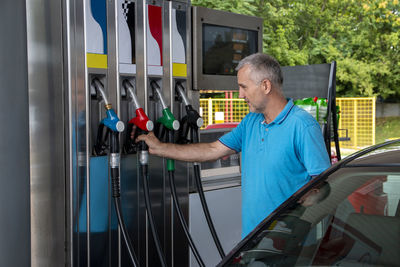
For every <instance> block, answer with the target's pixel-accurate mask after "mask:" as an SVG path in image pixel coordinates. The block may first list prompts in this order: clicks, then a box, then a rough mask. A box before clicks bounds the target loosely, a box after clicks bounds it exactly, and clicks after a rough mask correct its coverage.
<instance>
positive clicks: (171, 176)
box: [168, 171, 205, 267]
mask: <svg viewBox="0 0 400 267" xmlns="http://www.w3.org/2000/svg"><path fill="white" fill-rule="evenodd" d="M168 175H169V183H170V187H171V194H172V199H173V201H174V206H175V211H176V213H177V215H178V218H179V221H180V223H181V225H182V228H183V231H184V232H185V235H186V238H187V240H188V242H189V246H190V248H191V249H192V252H193V255H194V256H195V258H196V260H197V263H198V264H199V265H200V266H201V267H203V266H205V264H204V262H203V260H202V259H201V257H200V254H199V252H198V250H197V248H196V246H195V245H194V243H193V240H192V237H191V235H190V233H189V228H188V226H187V224H186V221H185V219H184V217H183V214H182V210H181V207H180V205H179V201H178V196H177V194H176V186H175V177H174V172H173V171H168Z"/></svg>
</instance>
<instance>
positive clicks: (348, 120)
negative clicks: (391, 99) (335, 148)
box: [336, 97, 376, 149]
mask: <svg viewBox="0 0 400 267" xmlns="http://www.w3.org/2000/svg"><path fill="white" fill-rule="evenodd" d="M375 103H376V99H375V97H340V98H336V105H338V106H339V107H340V114H339V115H340V119H339V129H340V130H339V137H345V134H346V131H347V134H348V137H349V138H350V140H348V141H342V142H340V147H341V148H351V149H359V148H362V147H366V146H370V145H374V144H375V114H376V108H375Z"/></svg>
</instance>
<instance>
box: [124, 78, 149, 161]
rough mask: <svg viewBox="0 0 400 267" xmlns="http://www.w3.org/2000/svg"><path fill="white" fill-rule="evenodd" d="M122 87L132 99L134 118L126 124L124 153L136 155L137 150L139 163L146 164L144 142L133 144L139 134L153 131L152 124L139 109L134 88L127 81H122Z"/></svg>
mask: <svg viewBox="0 0 400 267" xmlns="http://www.w3.org/2000/svg"><path fill="white" fill-rule="evenodd" d="M122 85H123V86H124V87H125V89H127V91H128V92H129V95H130V98H131V99H132V102H133V105H134V108H135V114H136V117H134V118H132V119H130V120H129V122H128V132H127V136H126V142H125V151H126V152H127V153H136V151H138V150H139V161H140V164H142V165H143V164H148V147H147V145H146V143H145V142H144V141H140V142H139V143H138V144H136V143H135V140H136V137H138V136H139V135H141V134H147V132H149V131H152V130H153V129H154V123H153V122H152V121H151V120H150V119H149V118H148V117H147V115H146V113H145V112H144V110H143V108H141V106H140V104H139V101H138V99H137V96H136V94H135V88H134V85H133V84H132V83H130V82H129V81H128V80H124V81H123V82H122ZM133 125H136V127H137V128H136V130H135V135H134V137H133V138H130V133H131V132H132V128H133Z"/></svg>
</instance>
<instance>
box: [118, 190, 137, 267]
mask: <svg viewBox="0 0 400 267" xmlns="http://www.w3.org/2000/svg"><path fill="white" fill-rule="evenodd" d="M114 205H115V211H116V213H117V217H118V223H119V226H120V228H121V232H122V236H123V238H124V241H125V245H126V248H127V249H128V254H129V258H130V259H131V262H132V264H133V266H134V267H137V266H139V263H138V262H139V261H138V259H137V257H136V255H135V252H134V251H133V246H132V242H131V239H130V238H129V234H128V231H127V230H126V226H125V222H124V219H123V217H122V215H121V200H120V198H119V197H114Z"/></svg>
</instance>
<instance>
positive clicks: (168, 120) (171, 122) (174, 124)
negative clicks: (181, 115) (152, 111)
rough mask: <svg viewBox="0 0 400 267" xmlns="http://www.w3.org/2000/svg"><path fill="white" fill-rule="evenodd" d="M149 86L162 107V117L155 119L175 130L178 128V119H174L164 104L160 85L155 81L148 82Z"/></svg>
mask: <svg viewBox="0 0 400 267" xmlns="http://www.w3.org/2000/svg"><path fill="white" fill-rule="evenodd" d="M150 86H151V88H153V91H154V95H155V96H156V97H157V99H158V100H159V102H160V104H161V107H162V109H163V110H162V117H161V118H159V119H158V120H157V122H158V123H161V124H162V125H163V126H165V127H166V128H167V129H169V130H174V131H177V130H178V129H179V126H180V124H179V121H178V120H176V119H175V117H174V115H173V114H172V112H171V110H170V109H169V108H168V106H167V105H166V104H165V101H164V98H163V96H162V94H161V89H160V86H159V85H158V84H157V82H156V81H151V82H150Z"/></svg>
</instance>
